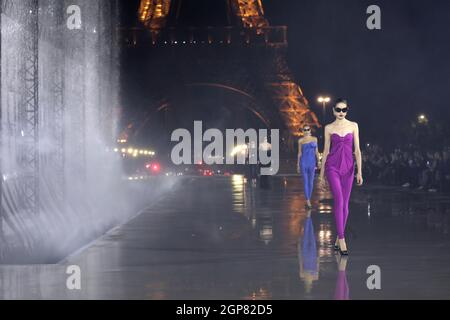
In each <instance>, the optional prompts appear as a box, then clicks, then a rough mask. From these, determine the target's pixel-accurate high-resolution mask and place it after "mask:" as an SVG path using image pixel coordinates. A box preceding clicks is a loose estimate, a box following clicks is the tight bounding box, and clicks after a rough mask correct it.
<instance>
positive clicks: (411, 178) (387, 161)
mask: <svg viewBox="0 0 450 320" xmlns="http://www.w3.org/2000/svg"><path fill="white" fill-rule="evenodd" d="M362 154H363V159H362V161H363V173H364V174H363V177H364V179H365V180H366V181H367V182H369V183H370V182H378V183H382V184H386V185H392V186H402V187H405V188H414V189H417V190H425V191H429V192H436V191H441V192H450V148H449V147H444V148H440V149H435V150H428V151H422V150H421V149H418V148H415V147H414V146H412V145H411V146H409V147H405V148H396V149H395V150H393V151H391V152H386V151H385V150H383V149H382V148H381V147H380V146H378V145H366V146H365V147H364V148H363V152H362Z"/></svg>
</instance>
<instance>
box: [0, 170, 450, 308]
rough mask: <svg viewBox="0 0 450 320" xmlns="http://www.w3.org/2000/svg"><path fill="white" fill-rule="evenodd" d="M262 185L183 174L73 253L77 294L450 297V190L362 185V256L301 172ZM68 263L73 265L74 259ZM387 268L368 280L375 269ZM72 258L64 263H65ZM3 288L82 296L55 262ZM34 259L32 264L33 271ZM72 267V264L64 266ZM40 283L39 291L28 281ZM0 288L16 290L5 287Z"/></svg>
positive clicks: (355, 198) (14, 293)
mask: <svg viewBox="0 0 450 320" xmlns="http://www.w3.org/2000/svg"><path fill="white" fill-rule="evenodd" d="M270 185H271V188H270V189H267V190H264V189H260V188H259V187H258V186H257V185H254V184H253V183H249V182H246V180H245V179H244V178H243V177H241V176H233V177H229V178H227V177H224V178H212V179H197V178H183V179H181V181H180V183H179V188H178V189H177V190H175V191H174V192H170V193H168V194H167V195H166V197H165V198H164V199H162V200H161V201H159V202H158V203H157V204H155V205H154V206H151V207H149V208H148V209H146V210H145V211H143V212H142V214H141V215H140V216H138V217H137V218H135V219H133V220H132V221H130V222H129V223H127V224H126V225H124V226H122V227H120V228H116V229H114V230H113V231H112V232H110V233H109V234H107V235H106V236H105V237H103V238H101V239H99V240H98V241H97V242H95V243H94V244H93V245H92V246H90V247H89V248H87V249H86V250H84V251H82V252H81V253H79V254H77V255H75V256H72V257H70V258H69V259H68V260H67V261H66V262H65V264H70V265H72V264H76V265H79V266H80V267H81V270H83V274H84V277H86V278H87V279H88V281H86V282H84V286H83V290H82V291H81V292H78V293H76V294H77V296H76V297H77V298H86V297H88V298H90V299H91V298H92V299H94V298H113V299H116V298H124V299H135V298H149V299H177V298H179V299H241V298H244V299H349V298H352V299H380V298H386V299H399V298H400V299H406V298H447V297H449V296H450V285H449V284H450V271H449V269H448V267H447V266H448V264H449V263H450V239H449V237H448V234H447V230H448V214H449V212H448V209H447V208H448V206H449V204H450V200H449V199H448V198H446V197H443V196H439V195H437V194H428V193H425V194H421V193H415V194H411V193H408V192H407V191H405V190H399V191H397V189H392V188H385V187H374V186H364V187H360V188H354V190H353V191H352V196H351V202H350V217H349V221H348V226H347V231H346V232H347V235H348V245H349V247H350V248H351V250H352V253H351V256H350V257H348V258H345V259H342V258H341V257H340V255H339V254H338V253H336V252H335V251H334V250H333V245H334V240H335V236H336V233H335V230H334V224H333V221H334V220H333V215H332V203H333V201H332V197H331V195H330V194H329V192H328V191H327V190H323V191H320V190H318V189H315V190H316V191H315V192H314V194H313V197H312V204H313V209H312V210H311V211H307V210H305V206H304V200H303V199H304V197H303V190H302V183H301V180H300V179H299V178H298V177H289V178H283V177H276V178H271V183H270ZM65 264H64V265H65ZM371 265H377V266H379V267H380V270H381V288H382V289H381V290H369V289H368V288H367V285H366V282H367V279H368V277H369V276H370V275H369V274H367V268H368V267H369V266H371ZM58 267H61V266H57V268H58ZM0 270H1V274H2V277H3V283H6V282H5V281H7V283H8V288H9V289H8V292H3V296H4V297H8V298H14V297H33V296H34V295H35V294H36V292H39V293H40V295H41V297H50V298H51V297H56V298H71V297H73V295H74V293H68V292H66V290H65V279H62V280H61V281H62V288H61V287H60V286H59V284H58V283H59V280H58V279H59V278H58V277H55V278H53V279H52V281H44V280H45V279H48V278H49V277H50V276H51V272H50V271H49V270H53V268H49V267H42V268H40V267H34V269H33V271H32V273H33V274H40V273H41V277H37V278H33V279H34V280H33V281H31V280H30V281H29V282H28V281H15V280H14V279H29V277H25V278H24V277H22V275H25V276H26V275H29V274H30V272H31V271H29V270H28V269H27V268H25V269H24V268H15V267H11V268H6V269H5V268H3V269H0ZM27 270H28V271H27ZM62 274H63V275H64V272H62ZM30 287H32V290H29V289H30ZM1 290H6V289H5V288H2V289H1Z"/></svg>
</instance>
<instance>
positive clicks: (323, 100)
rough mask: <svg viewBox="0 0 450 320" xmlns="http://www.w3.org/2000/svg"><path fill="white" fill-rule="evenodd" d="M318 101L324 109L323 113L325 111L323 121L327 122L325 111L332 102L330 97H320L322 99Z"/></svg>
mask: <svg viewBox="0 0 450 320" xmlns="http://www.w3.org/2000/svg"><path fill="white" fill-rule="evenodd" d="M317 101H318V102H319V103H321V104H322V106H323V109H322V111H323V120H324V121H325V111H326V106H327V103H329V102H330V101H331V98H330V97H322V96H320V97H319V98H318V99H317Z"/></svg>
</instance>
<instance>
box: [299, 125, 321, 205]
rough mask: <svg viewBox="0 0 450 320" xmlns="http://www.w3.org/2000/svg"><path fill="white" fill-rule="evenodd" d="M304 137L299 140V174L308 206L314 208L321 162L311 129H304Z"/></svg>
mask: <svg viewBox="0 0 450 320" xmlns="http://www.w3.org/2000/svg"><path fill="white" fill-rule="evenodd" d="M303 135H304V136H303V137H302V138H300V139H299V140H298V161H297V172H298V173H300V172H301V173H302V176H303V185H304V192H305V199H306V206H307V207H308V208H312V205H311V196H312V192H313V187H314V174H315V171H316V164H317V163H318V161H319V151H318V149H317V138H316V137H313V136H312V135H311V127H310V126H308V125H305V126H304V127H303Z"/></svg>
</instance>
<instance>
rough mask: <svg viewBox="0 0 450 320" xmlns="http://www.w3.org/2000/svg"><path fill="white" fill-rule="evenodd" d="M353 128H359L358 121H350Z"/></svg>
mask: <svg viewBox="0 0 450 320" xmlns="http://www.w3.org/2000/svg"><path fill="white" fill-rule="evenodd" d="M352 126H353V130H355V131H357V130H358V129H359V126H358V123H357V122H354V121H352Z"/></svg>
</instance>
